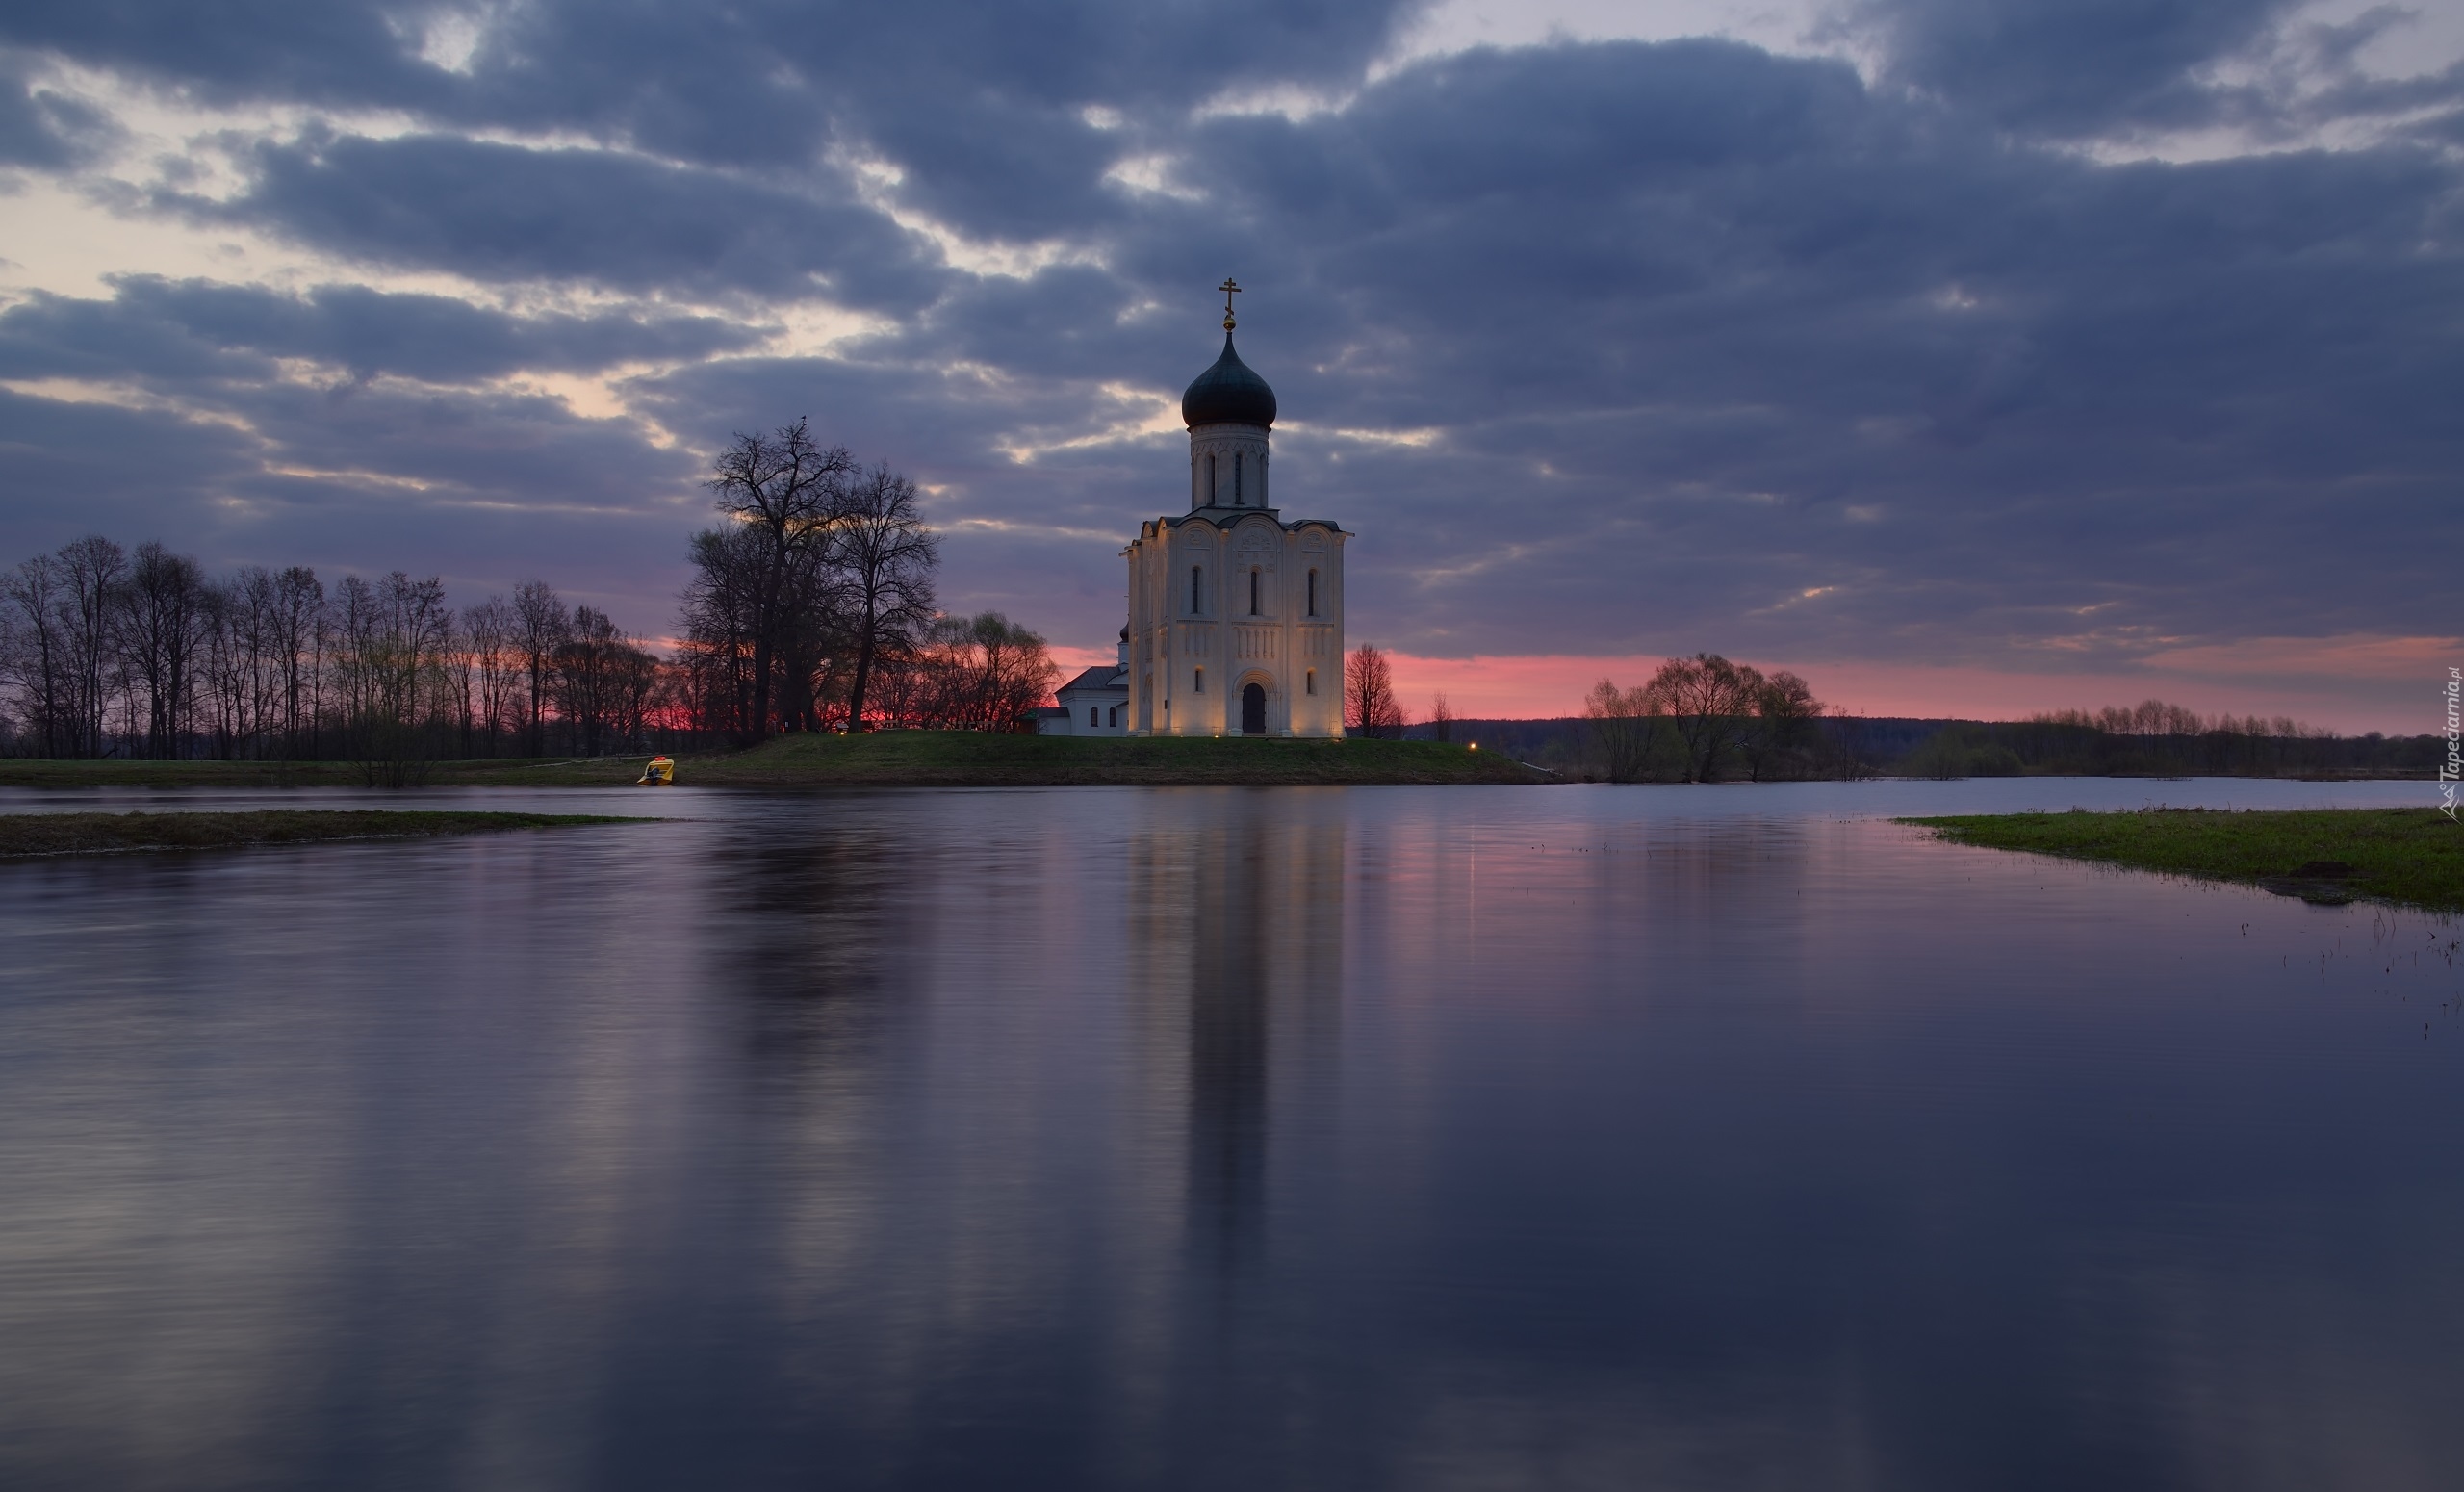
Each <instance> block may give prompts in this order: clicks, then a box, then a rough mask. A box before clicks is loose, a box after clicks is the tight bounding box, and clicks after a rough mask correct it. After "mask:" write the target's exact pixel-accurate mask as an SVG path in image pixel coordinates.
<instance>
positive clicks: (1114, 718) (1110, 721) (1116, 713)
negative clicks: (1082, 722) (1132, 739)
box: [1104, 705, 1120, 725]
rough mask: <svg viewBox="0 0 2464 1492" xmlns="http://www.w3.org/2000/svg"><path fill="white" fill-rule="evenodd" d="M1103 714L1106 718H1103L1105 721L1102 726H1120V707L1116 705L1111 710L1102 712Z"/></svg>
mask: <svg viewBox="0 0 2464 1492" xmlns="http://www.w3.org/2000/svg"><path fill="white" fill-rule="evenodd" d="M1104 714H1105V717H1106V718H1105V720H1104V724H1106V725H1118V724H1120V707H1119V706H1118V705H1115V706H1114V707H1112V708H1110V709H1107V710H1105V711H1104Z"/></svg>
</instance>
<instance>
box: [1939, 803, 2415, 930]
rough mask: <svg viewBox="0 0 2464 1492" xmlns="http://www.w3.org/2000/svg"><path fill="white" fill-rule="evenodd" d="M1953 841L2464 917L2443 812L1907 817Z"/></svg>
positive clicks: (2160, 812) (2144, 812)
mask: <svg viewBox="0 0 2464 1492" xmlns="http://www.w3.org/2000/svg"><path fill="white" fill-rule="evenodd" d="M1899 822H1901V823H1903V824H1917V825H1921V826H1923V827H1925V828H1928V829H1931V830H1933V831H1935V832H1936V833H1937V834H1938V835H1940V836H1942V837H1943V838H1945V839H1950V840H1954V841H1956V842H1958V843H1961V844H1975V845H1983V846H1985V847H1987V848H1989V849H1997V850H2031V851H2034V852H2036V853H2038V854H2040V855H2065V856H2069V857H2071V858H2073V859H2078V860H2093V861H2103V862H2109V863H2112V864H2117V865H2128V866H2131V867H2133V868H2134V869H2139V870H2163V871H2171V872H2174V873H2176V874H2180V875H2193V876H2206V877H2211V878H2213V879H2216V880H2220V881H2238V882H2242V883H2244V884H2246V885H2251V886H2261V887H2267V888H2268V889H2269V890H2271V891H2277V892H2280V893H2282V894H2285V895H2292V896H2300V897H2303V898H2305V899H2307V900H2311V901H2329V902H2333V901H2350V900H2352V899H2353V898H2354V897H2356V896H2367V897H2373V898H2376V899H2378V900H2382V901H2392V902H2404V903H2408V904H2410V905H2413V906H2417V907H2428V908H2431V909H2433V910H2437V911H2443V912H2459V911H2464V828H2459V827H2458V826H2457V825H2456V824H2454V823H2453V822H2451V820H2450V819H2449V818H2448V817H2447V816H2446V815H2445V814H2443V813H2441V812H2439V811H2438V810H2435V809H2316V810H2250V811H2242V812H2236V811H2231V810H2214V809H2146V810H2139V811H2136V812H2121V813H2089V812H2083V811H2079V810H2072V811H2070V812H2068V813H1997V814H1970V815H1963V816H1960V817H1954V818H1904V819H1901V820H1899Z"/></svg>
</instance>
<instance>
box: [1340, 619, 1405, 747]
mask: <svg viewBox="0 0 2464 1492" xmlns="http://www.w3.org/2000/svg"><path fill="white" fill-rule="evenodd" d="M1344 716H1345V719H1344V725H1345V727H1346V728H1347V729H1348V730H1350V731H1352V732H1355V733H1358V734H1361V735H1365V736H1367V737H1369V738H1370V739H1372V740H1376V739H1379V738H1381V737H1386V736H1398V735H1400V734H1402V733H1403V725H1404V717H1403V707H1402V705H1401V704H1400V703H1399V701H1397V700H1396V698H1395V673H1394V669H1393V667H1392V666H1391V665H1390V664H1388V662H1387V661H1386V655H1385V654H1384V653H1382V652H1380V651H1378V650H1377V649H1375V648H1373V647H1371V646H1370V645H1369V644H1367V643H1365V642H1364V643H1362V644H1361V645H1360V646H1359V647H1357V648H1354V649H1352V650H1351V656H1349V657H1347V658H1346V659H1345V661H1344Z"/></svg>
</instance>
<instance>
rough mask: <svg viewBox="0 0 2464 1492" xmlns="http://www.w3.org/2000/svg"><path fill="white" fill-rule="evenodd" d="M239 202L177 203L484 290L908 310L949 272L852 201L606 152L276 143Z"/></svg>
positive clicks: (347, 141)
mask: <svg viewBox="0 0 2464 1492" xmlns="http://www.w3.org/2000/svg"><path fill="white" fill-rule="evenodd" d="M253 164H254V167H255V170H256V179H255V183H254V186H253V188H252V189H251V190H250V191H249V192H248V193H245V194H244V195H243V196H241V197H239V198H238V199H237V200H235V201H232V202H229V203H204V202H199V201H196V200H193V199H184V198H166V205H167V206H171V207H176V208H181V209H184V210H186V211H189V212H191V213H193V214H195V215H197V216H200V217H203V218H207V219H216V220H230V221H239V222H247V223H252V224H256V225H259V226H263V227H266V228H269V229H271V230H273V231H275V232H277V233H280V234H283V235H285V236H287V237H289V238H292V239H294V240H295V241H297V242H299V243H302V244H312V245H314V246H316V247H319V248H322V249H327V250H330V251H332V252H334V253H338V254H342V255H346V256H348V257H351V258H356V259H360V260H363V261H366V262H370V263H373V264H382V265H392V266H404V267H415V268H420V269H435V270H450V271H451V272H453V273H456V274H463V275H468V276H470V277H472V278H474V279H478V280H541V279H552V280H565V281H573V282H578V283H584V284H596V285H604V286H611V287H616V288H620V289H626V290H633V291H641V292H659V291H673V292H679V293H684V294H702V295H711V294H724V293H728V292H733V291H746V292H757V293H761V294H766V295H772V296H803V295H810V294H816V293H823V292H826V293H828V294H829V295H831V296H833V297H834V298H835V299H838V300H839V301H841V302H842V303H845V304H849V305H855V306H862V307H868V308H874V307H878V308H887V309H894V310H908V309H912V308H913V307H914V306H916V305H918V304H920V303H924V302H928V301H929V300H931V299H932V298H933V296H934V295H935V293H936V291H937V287H938V286H939V284H940V283H941V281H942V279H943V276H944V271H942V270H941V269H940V268H939V267H938V266H937V265H936V264H935V263H934V262H933V258H934V256H933V255H932V254H931V253H930V252H929V249H928V246H927V245H925V244H922V243H920V242H919V241H918V240H917V239H916V238H915V237H914V236H913V235H911V234H909V233H907V232H905V231H904V230H902V229H900V228H899V227H898V226H897V225H896V224H895V223H893V222H891V221H889V220H888V219H886V218H884V217H882V216H881V215H880V214H878V213H876V212H873V211H870V210H869V209H866V208H863V207H860V206H858V205H856V204H854V203H852V202H849V201H847V200H845V198H844V196H843V194H840V195H838V196H837V199H835V200H833V199H831V198H829V197H826V196H816V195H814V194H811V193H799V192H792V191H785V190H781V189H779V188H776V187H772V186H768V185H763V184H760V183H757V182H751V181H746V180H742V179H738V178H735V177H732V176H727V175H722V174H718V173H713V172H707V171H695V170H687V169H684V168H682V167H673V166H668V165H663V164H660V163H658V162H654V161H648V160H644V159H641V158H639V157H634V156H629V155H623V154H617V153H613V152H609V151H603V150H582V149H554V150H540V149H526V148H524V147H521V146H517V145H506V144H498V143H493V142H489V141H471V140H464V139H461V138H458V137H451V136H441V135H416V136H406V137H401V138H398V139H391V140H372V139H368V138H366V137H362V136H342V137H336V138H325V139H319V140H313V141H304V142H300V143H295V144H268V145H265V146H263V147H261V148H260V149H259V150H258V151H257V152H256V155H255V159H254V163H253Z"/></svg>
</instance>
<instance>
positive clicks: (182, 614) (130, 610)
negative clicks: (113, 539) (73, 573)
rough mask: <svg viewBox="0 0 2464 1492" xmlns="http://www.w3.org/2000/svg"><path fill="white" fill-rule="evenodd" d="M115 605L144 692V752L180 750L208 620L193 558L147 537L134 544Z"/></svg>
mask: <svg viewBox="0 0 2464 1492" xmlns="http://www.w3.org/2000/svg"><path fill="white" fill-rule="evenodd" d="M125 584H126V587H127V596H126V600H125V602H124V604H123V605H121V606H120V607H119V611H118V617H119V622H120V627H119V645H120V655H121V656H122V658H123V659H124V660H125V661H126V663H127V666H128V671H129V675H130V677H131V679H132V680H133V681H134V682H136V683H137V684H138V685H139V686H141V687H142V688H143V689H144V691H145V754H146V755H147V756H149V757H152V758H156V759H167V758H173V757H177V756H178V755H179V754H180V745H181V741H182V739H183V738H184V737H185V736H186V734H187V733H188V728H189V709H190V705H191V703H192V694H193V691H194V689H195V685H196V678H195V674H196V664H197V649H198V646H199V645H200V644H201V643H202V642H203V641H204V640H205V631H206V626H207V624H208V622H209V621H210V620H211V618H210V616H209V614H208V611H207V600H206V584H205V576H204V573H203V572H202V571H201V570H199V569H198V568H197V563H196V561H195V560H193V559H191V558H189V557H188V556H187V555H185V554H174V553H171V552H170V551H169V550H167V549H166V548H164V547H163V546H162V545H161V544H159V543H156V542H154V541H152V540H150V539H149V540H147V541H146V542H145V543H143V544H141V545H139V546H138V547H137V559H136V562H135V563H134V564H132V565H130V566H129V570H128V579H127V580H126V582H125Z"/></svg>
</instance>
